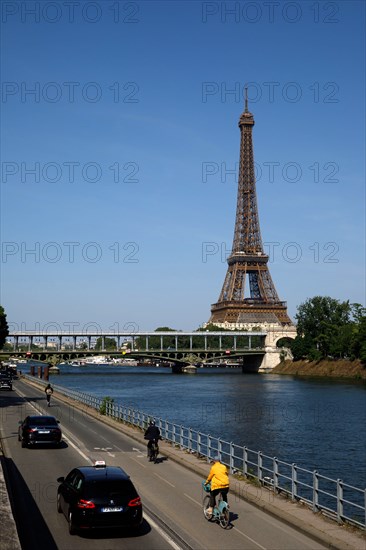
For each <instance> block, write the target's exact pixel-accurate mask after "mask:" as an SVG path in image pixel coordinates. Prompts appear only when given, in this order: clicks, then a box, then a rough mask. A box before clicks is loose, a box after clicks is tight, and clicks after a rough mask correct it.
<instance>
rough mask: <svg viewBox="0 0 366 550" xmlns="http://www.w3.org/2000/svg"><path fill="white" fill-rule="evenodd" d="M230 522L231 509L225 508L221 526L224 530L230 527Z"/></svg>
mask: <svg viewBox="0 0 366 550" xmlns="http://www.w3.org/2000/svg"><path fill="white" fill-rule="evenodd" d="M229 521H230V512H229V508H228V507H227V506H225V507H224V508H223V510H222V512H221V514H220V526H221V527H222V528H223V529H226V527H227V526H228V525H229Z"/></svg>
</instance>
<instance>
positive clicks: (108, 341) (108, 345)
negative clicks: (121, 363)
mask: <svg viewBox="0 0 366 550" xmlns="http://www.w3.org/2000/svg"><path fill="white" fill-rule="evenodd" d="M102 344H103V340H102V337H101V336H99V338H97V341H96V342H95V349H98V350H99V349H100V350H101V349H103V347H102ZM104 349H105V350H106V351H113V350H117V342H116V340H115V339H114V338H107V337H105V338H104Z"/></svg>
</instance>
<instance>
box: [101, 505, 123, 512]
mask: <svg viewBox="0 0 366 550" xmlns="http://www.w3.org/2000/svg"><path fill="white" fill-rule="evenodd" d="M102 512H123V508H122V506H113V508H112V507H110V508H102Z"/></svg>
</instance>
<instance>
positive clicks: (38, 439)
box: [18, 415, 62, 447]
mask: <svg viewBox="0 0 366 550" xmlns="http://www.w3.org/2000/svg"><path fill="white" fill-rule="evenodd" d="M59 424H60V421H59V420H56V418H55V417H54V416H42V415H38V416H27V417H26V418H25V419H24V420H23V421H22V422H19V430H18V440H19V441H21V442H22V447H27V446H28V445H36V444H38V443H42V444H47V443H48V444H50V443H52V444H55V445H60V443H61V439H62V432H61V428H60V426H59Z"/></svg>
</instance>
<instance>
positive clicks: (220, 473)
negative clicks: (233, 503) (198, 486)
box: [205, 455, 230, 514]
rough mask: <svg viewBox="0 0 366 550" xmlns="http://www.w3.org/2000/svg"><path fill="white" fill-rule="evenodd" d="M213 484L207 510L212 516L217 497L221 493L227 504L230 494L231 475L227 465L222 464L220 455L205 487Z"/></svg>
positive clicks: (216, 457) (215, 460)
mask: <svg viewBox="0 0 366 550" xmlns="http://www.w3.org/2000/svg"><path fill="white" fill-rule="evenodd" d="M210 482H211V490H210V507H209V508H207V513H208V514H212V512H213V509H214V507H215V506H216V496H217V495H218V494H219V493H221V496H222V499H223V500H224V501H225V502H227V501H228V498H227V494H228V492H229V485H230V481H229V474H228V471H227V468H226V466H225V464H222V463H221V462H220V457H219V455H217V456H215V458H214V464H213V465H212V467H211V470H210V473H209V474H208V477H207V479H206V481H205V485H207V484H208V483H210Z"/></svg>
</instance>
